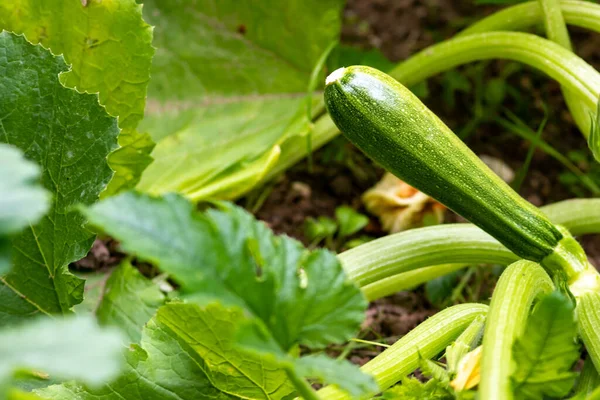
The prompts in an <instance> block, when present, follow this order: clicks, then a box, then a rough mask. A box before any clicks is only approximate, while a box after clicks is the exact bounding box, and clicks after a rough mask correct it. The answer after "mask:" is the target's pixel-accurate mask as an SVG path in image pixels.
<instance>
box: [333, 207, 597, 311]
mask: <svg viewBox="0 0 600 400" xmlns="http://www.w3.org/2000/svg"><path fill="white" fill-rule="evenodd" d="M542 211H543V212H544V213H545V214H546V215H547V216H548V217H549V218H550V220H551V221H552V222H554V223H556V224H560V225H563V226H565V227H567V228H568V229H569V230H570V231H571V233H572V234H574V235H581V234H587V233H600V199H577V200H567V201H562V202H559V203H555V204H552V205H549V206H545V207H542ZM338 257H339V259H340V261H341V262H342V265H343V266H344V269H345V270H346V272H347V274H348V275H349V276H350V278H351V279H353V280H355V281H356V282H358V284H359V285H360V286H362V287H363V290H364V292H365V294H366V295H367V297H368V298H369V299H370V300H374V299H377V298H380V297H383V296H386V295H389V294H392V293H395V292H397V291H399V290H404V289H408V288H410V287H412V286H415V285H417V284H420V283H423V282H425V281H427V280H430V279H433V278H435V277H437V276H441V275H445V274H446V273H449V272H451V271H453V270H456V269H460V266H459V265H456V264H463V265H464V266H467V265H468V264H485V263H489V264H509V263H511V262H513V261H516V260H517V259H518V258H517V257H516V256H515V255H514V254H512V253H511V252H510V251H509V250H508V249H506V248H505V247H504V246H502V245H500V243H498V242H497V241H496V240H495V239H493V238H492V237H491V236H489V235H488V234H486V233H485V232H483V231H482V230H481V229H479V228H476V227H475V226H473V225H471V224H448V225H439V226H436V227H428V228H419V229H413V230H410V231H406V232H402V233H397V234H394V235H389V236H386V237H383V238H380V239H377V240H374V241H372V242H369V243H365V244H363V245H360V246H358V247H355V248H354V249H351V250H348V251H345V252H343V253H341V254H340V255H339V256H338ZM448 262H450V263H455V265H454V266H448V264H447V263H448ZM438 265H439V266H440V268H439V270H438V269H437V268H438V267H437V266H438ZM425 267H428V268H427V269H425V270H422V271H421V270H420V269H421V268H425ZM436 270H437V271H439V273H437V274H436ZM409 271H411V275H405V273H409Z"/></svg>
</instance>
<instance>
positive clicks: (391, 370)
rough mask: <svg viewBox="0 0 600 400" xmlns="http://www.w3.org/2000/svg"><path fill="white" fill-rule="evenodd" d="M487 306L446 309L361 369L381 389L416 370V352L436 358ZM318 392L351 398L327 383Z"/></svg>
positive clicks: (333, 398)
mask: <svg viewBox="0 0 600 400" xmlns="http://www.w3.org/2000/svg"><path fill="white" fill-rule="evenodd" d="M487 309H488V307H487V306H486V305H483V304H460V305H457V306H453V307H449V308H446V309H445V310H442V311H440V312H439V313H437V314H435V315H434V316H432V317H431V318H429V319H427V320H426V321H425V322H423V323H421V324H420V325H419V326H417V327H416V328H415V329H413V330H412V331H410V332H409V333H407V334H406V335H405V336H404V337H402V339H400V340H398V341H397V342H396V343H394V344H393V345H392V346H390V347H388V348H387V349H385V350H384V351H383V352H382V353H381V354H379V355H378V356H377V357H375V358H374V359H372V360H371V361H369V362H368V363H366V364H365V365H364V366H363V367H362V368H361V370H362V371H363V372H366V373H368V374H371V375H372V376H373V377H374V378H375V380H376V381H377V383H378V385H379V388H380V389H381V390H382V391H383V390H386V389H388V388H389V387H390V386H392V385H394V384H396V383H397V382H398V381H400V380H401V379H402V378H403V377H405V376H406V375H408V374H410V373H411V372H413V371H414V370H415V369H417V367H418V366H419V354H420V355H421V356H422V357H425V358H432V357H435V356H436V355H437V354H439V353H440V352H442V351H443V350H444V349H445V348H446V346H448V345H449V344H450V343H452V342H453V341H454V340H456V338H457V337H458V336H459V335H460V334H461V333H462V332H463V331H464V330H465V329H466V328H467V327H468V326H469V325H470V324H471V322H472V321H473V320H474V319H475V318H477V317H478V316H480V315H485V314H486V312H487ZM318 394H319V396H320V397H321V398H323V399H327V400H342V399H350V397H349V396H348V395H347V394H346V393H345V392H343V391H341V390H339V389H337V388H336V387H334V386H327V387H325V388H323V389H321V390H319V391H318ZM375 394H376V393H371V395H375Z"/></svg>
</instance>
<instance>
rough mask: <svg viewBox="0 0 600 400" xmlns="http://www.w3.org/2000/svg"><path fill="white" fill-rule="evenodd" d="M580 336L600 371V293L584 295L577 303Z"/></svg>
mask: <svg viewBox="0 0 600 400" xmlns="http://www.w3.org/2000/svg"><path fill="white" fill-rule="evenodd" d="M577 324H578V325H579V334H580V336H581V338H582V339H583V343H584V344H585V348H586V350H587V352H588V354H589V355H590V358H591V359H592V361H593V363H594V366H595V367H596V369H597V370H600V293H592V292H588V293H584V294H583V295H581V296H580V297H579V301H578V303H577Z"/></svg>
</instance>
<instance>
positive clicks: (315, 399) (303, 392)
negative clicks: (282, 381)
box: [285, 367, 320, 400]
mask: <svg viewBox="0 0 600 400" xmlns="http://www.w3.org/2000/svg"><path fill="white" fill-rule="evenodd" d="M285 373H286V375H287V377H288V379H289V380H290V382H291V383H292V385H294V387H295V388H296V390H297V391H298V394H299V395H300V398H302V399H304V400H319V399H320V397H319V396H318V395H317V392H315V391H314V390H313V388H312V387H311V386H310V385H309V384H308V382H307V381H306V380H305V379H304V378H302V377H299V376H298V375H297V374H296V372H295V371H294V370H293V369H292V368H291V367H287V368H285Z"/></svg>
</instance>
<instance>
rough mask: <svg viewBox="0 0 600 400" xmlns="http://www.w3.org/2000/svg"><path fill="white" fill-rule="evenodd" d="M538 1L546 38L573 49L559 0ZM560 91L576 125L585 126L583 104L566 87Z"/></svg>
mask: <svg viewBox="0 0 600 400" xmlns="http://www.w3.org/2000/svg"><path fill="white" fill-rule="evenodd" d="M539 3H540V6H541V9H542V17H543V20H544V26H545V28H546V35H547V36H548V39H550V40H552V41H553V42H554V43H556V44H559V45H561V46H562V47H564V48H565V49H567V50H569V51H573V48H572V46H571V39H570V38H569V32H568V31H567V24H566V22H565V19H564V16H563V13H562V9H561V4H560V0H539ZM562 92H563V97H564V99H565V102H566V103H567V107H568V108H569V111H570V112H571V115H572V116H573V119H574V120H575V123H576V124H577V126H585V125H586V124H587V123H588V122H587V121H589V120H590V114H589V111H588V110H587V109H586V106H585V104H584V103H583V102H581V101H580V100H579V98H578V97H577V96H576V95H574V94H573V93H571V92H569V90H568V89H566V88H562ZM590 130H591V127H590Z"/></svg>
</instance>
